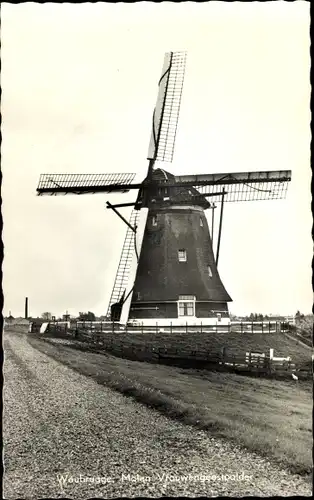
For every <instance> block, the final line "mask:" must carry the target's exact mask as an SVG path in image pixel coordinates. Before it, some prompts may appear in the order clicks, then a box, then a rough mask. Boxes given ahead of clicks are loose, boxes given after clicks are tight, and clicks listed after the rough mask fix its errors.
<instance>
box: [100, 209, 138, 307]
mask: <svg viewBox="0 0 314 500" xmlns="http://www.w3.org/2000/svg"><path fill="white" fill-rule="evenodd" d="M138 217H139V212H138V211H136V210H132V213H131V216H130V221H129V222H130V225H131V226H133V227H135V226H136V225H137V219H138ZM134 239H135V233H134V231H132V229H131V228H130V227H128V228H127V231H126V235H125V239H124V243H123V247H122V252H121V256H120V261H119V265H118V270H117V274H116V278H115V282H114V285H113V289H112V292H111V297H110V301H109V305H108V312H107V316H109V317H110V314H111V306H112V305H113V304H115V303H117V302H119V300H121V298H122V295H123V293H125V291H126V287H127V284H128V280H129V273H130V267H131V263H132V258H133V253H134V242H135V240H134Z"/></svg>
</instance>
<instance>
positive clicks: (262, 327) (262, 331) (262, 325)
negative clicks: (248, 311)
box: [262, 320, 264, 334]
mask: <svg viewBox="0 0 314 500" xmlns="http://www.w3.org/2000/svg"><path fill="white" fill-rule="evenodd" d="M263 333H264V321H263V320H262V334H263Z"/></svg>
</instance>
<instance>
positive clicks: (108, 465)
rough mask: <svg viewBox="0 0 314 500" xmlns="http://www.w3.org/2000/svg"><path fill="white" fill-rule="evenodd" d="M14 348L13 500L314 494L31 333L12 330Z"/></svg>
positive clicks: (10, 363)
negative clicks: (54, 353)
mask: <svg viewBox="0 0 314 500" xmlns="http://www.w3.org/2000/svg"><path fill="white" fill-rule="evenodd" d="M4 350H5V365H4V394H3V399H4V413H3V423H4V466H5V472H4V498H6V499H9V498H18V497H23V498H40V497H41V498H42V497H54V498H61V497H67V498H92V497H103V498H112V497H124V496H127V497H133V496H146V497H147V496H148V497H160V496H161V495H167V496H191V497H194V496H246V495H255V496H277V495H281V496H291V495H305V496H310V495H311V485H310V483H309V481H307V480H306V479H305V478H302V477H299V476H296V475H292V474H291V473H289V472H288V471H286V470H283V469H280V468H279V467H276V466H274V465H273V464H271V463H270V462H268V461H267V460H265V459H263V458H261V457H258V456H257V455H254V454H251V453H248V452H245V451H243V450H240V449H238V448H237V447H235V446H233V445H232V446H231V445H230V444H229V443H228V442H225V441H223V440H219V439H217V438H211V436H210V435H209V434H208V433H205V432H203V431H199V430H196V429H194V428H192V427H189V426H186V425H183V424H181V423H180V422H176V421H172V420H170V419H168V418H166V417H164V416H162V415H160V414H159V413H158V412H156V411H155V410H152V409H150V408H147V407H145V406H142V405H141V404H139V403H137V402H134V401H133V400H132V399H130V398H127V397H125V396H122V395H121V394H119V393H117V392H115V391H112V390H111V389H109V388H107V387H105V386H102V385H99V384H97V383H96V382H95V381H93V380H92V379H90V378H88V377H85V376H84V375H80V374H79V373H76V372H74V371H72V370H71V369H70V368H68V367H66V366H64V365H62V364H61V363H59V362H57V361H55V360H53V359H51V358H50V357H48V356H47V355H45V354H43V353H41V352H39V351H37V350H36V349H34V348H33V347H32V346H31V345H30V344H29V343H28V341H27V336H26V335H24V334H19V333H14V332H5V333H4ZM78 356H79V352H78ZM215 476H216V477H215Z"/></svg>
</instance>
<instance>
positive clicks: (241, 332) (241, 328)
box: [241, 321, 243, 333]
mask: <svg viewBox="0 0 314 500" xmlns="http://www.w3.org/2000/svg"><path fill="white" fill-rule="evenodd" d="M241 333H243V323H242V321H241Z"/></svg>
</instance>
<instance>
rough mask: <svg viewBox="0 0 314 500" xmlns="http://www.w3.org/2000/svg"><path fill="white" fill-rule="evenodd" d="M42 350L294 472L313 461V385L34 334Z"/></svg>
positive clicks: (34, 342)
mask: <svg viewBox="0 0 314 500" xmlns="http://www.w3.org/2000/svg"><path fill="white" fill-rule="evenodd" d="M29 342H30V343H31V344H32V345H33V346H34V347H35V348H37V349H39V350H40V351H42V352H44V353H46V354H47V355H49V356H51V357H53V358H55V359H56V360H58V361H60V362H62V363H64V364H65V365H67V366H69V367H70V368H72V369H74V370H77V371H78V372H80V373H82V374H84V375H87V376H90V377H93V378H94V379H95V380H96V381H97V382H98V383H101V384H105V385H107V386H109V387H111V388H112V389H115V390H117V391H120V392H121V393H123V394H125V395H127V396H132V397H133V398H134V399H136V400H137V401H140V402H142V403H144V404H146V405H148V406H150V407H153V408H155V409H157V410H159V411H161V412H162V413H164V414H165V415H167V416H169V417H171V418H176V419H179V420H180V421H182V422H184V423H186V424H191V425H195V426H197V427H198V428H201V429H204V430H207V431H209V432H210V433H211V434H212V435H214V436H217V437H222V438H227V439H228V440H231V441H234V442H235V443H237V444H239V445H241V446H243V447H245V448H247V449H248V450H250V451H252V452H256V453H258V454H261V455H264V456H268V457H269V458H272V459H274V460H275V461H276V462H278V463H280V464H282V465H283V466H285V467H287V468H289V469H290V470H292V471H293V472H297V473H300V474H308V473H309V472H310V471H311V465H312V457H311V455H312V426H311V424H312V418H311V415H312V395H311V384H310V383H309V382H308V381H306V382H297V383H295V382H294V381H293V380H291V381H289V382H282V381H278V380H267V379H260V378H258V379H255V378H250V377H244V376H240V375H236V374H230V373H217V372H207V371H201V370H184V369H180V368H175V367H168V366H163V365H152V364H149V363H145V362H137V361H129V360H126V359H121V358H118V357H114V356H111V355H109V354H104V353H102V354H97V353H92V352H84V351H77V350H74V349H72V348H71V347H69V346H65V345H61V344H58V343H57V342H58V340H54V339H47V340H46V341H44V340H41V339H38V338H35V337H30V338H29Z"/></svg>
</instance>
